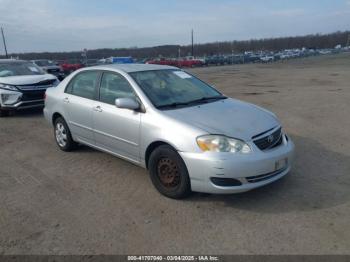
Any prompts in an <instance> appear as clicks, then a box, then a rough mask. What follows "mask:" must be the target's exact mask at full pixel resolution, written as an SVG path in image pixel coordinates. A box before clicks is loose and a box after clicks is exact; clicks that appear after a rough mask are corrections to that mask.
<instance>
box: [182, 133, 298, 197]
mask: <svg viewBox="0 0 350 262" xmlns="http://www.w3.org/2000/svg"><path fill="white" fill-rule="evenodd" d="M179 154H180V155H181V157H182V158H183V160H184V161H185V163H186V166H187V169H188V172H189V176H190V180H191V188H192V190H193V191H195V192H203V193H214V194H232V193H240V192H245V191H249V190H252V189H254V188H258V187H261V186H264V185H267V184H270V183H272V182H274V181H276V180H278V179H280V178H282V177H283V176H285V175H286V174H288V172H289V171H290V170H291V167H292V164H293V159H294V144H293V142H292V141H291V139H288V140H287V139H286V138H285V137H284V141H283V144H282V145H281V146H279V147H276V148H274V149H271V150H268V151H261V150H259V149H258V148H256V147H254V148H253V152H252V153H250V154H237V155H235V154H232V153H185V152H179ZM280 160H286V163H287V164H286V165H285V166H284V167H283V168H281V169H277V170H276V163H277V162H278V161H280ZM213 178H214V180H215V178H220V180H222V181H224V180H225V179H234V181H237V182H238V184H239V185H236V186H219V185H217V184H214V183H213Z"/></svg>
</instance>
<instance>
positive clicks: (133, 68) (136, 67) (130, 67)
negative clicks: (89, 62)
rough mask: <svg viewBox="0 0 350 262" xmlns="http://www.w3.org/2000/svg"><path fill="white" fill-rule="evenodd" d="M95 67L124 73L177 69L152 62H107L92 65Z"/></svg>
mask: <svg viewBox="0 0 350 262" xmlns="http://www.w3.org/2000/svg"><path fill="white" fill-rule="evenodd" d="M89 68H90V69H91V68H96V69H109V70H113V69H118V70H121V71H124V72H126V73H132V72H140V71H150V70H164V69H178V68H177V67H173V66H165V65H152V64H110V65H109V64H108V65H99V66H94V67H89Z"/></svg>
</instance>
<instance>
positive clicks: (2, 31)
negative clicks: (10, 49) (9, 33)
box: [1, 27, 8, 58]
mask: <svg viewBox="0 0 350 262" xmlns="http://www.w3.org/2000/svg"><path fill="white" fill-rule="evenodd" d="M1 35H2V41H3V42H4V48H5V55H6V58H8V54H7V47H6V40H5V35H4V29H3V28H2V27H1Z"/></svg>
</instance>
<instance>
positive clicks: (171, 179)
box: [157, 158, 181, 188]
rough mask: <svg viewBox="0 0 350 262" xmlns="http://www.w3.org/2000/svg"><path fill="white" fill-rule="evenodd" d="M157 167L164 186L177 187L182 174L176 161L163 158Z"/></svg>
mask: <svg viewBox="0 0 350 262" xmlns="http://www.w3.org/2000/svg"><path fill="white" fill-rule="evenodd" d="M157 167H158V168H157V169H158V177H159V180H160V182H161V183H162V185H163V186H164V187H167V188H175V187H177V186H178V185H179V184H180V178H181V176H180V173H179V170H178V167H177V165H176V164H175V162H174V161H172V160H171V159H169V158H162V159H161V160H159V162H158V166H157Z"/></svg>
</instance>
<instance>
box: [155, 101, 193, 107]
mask: <svg viewBox="0 0 350 262" xmlns="http://www.w3.org/2000/svg"><path fill="white" fill-rule="evenodd" d="M187 105H188V103H187V102H181V103H179V102H175V103H171V104H167V105H160V106H157V108H158V109H163V108H173V107H178V106H187Z"/></svg>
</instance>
